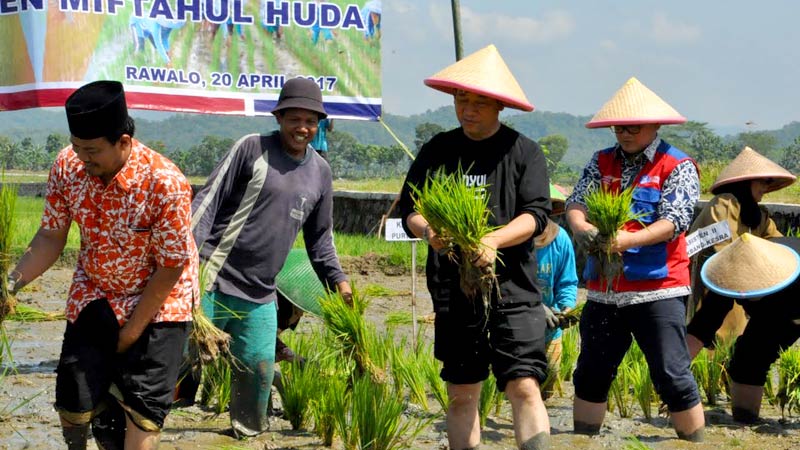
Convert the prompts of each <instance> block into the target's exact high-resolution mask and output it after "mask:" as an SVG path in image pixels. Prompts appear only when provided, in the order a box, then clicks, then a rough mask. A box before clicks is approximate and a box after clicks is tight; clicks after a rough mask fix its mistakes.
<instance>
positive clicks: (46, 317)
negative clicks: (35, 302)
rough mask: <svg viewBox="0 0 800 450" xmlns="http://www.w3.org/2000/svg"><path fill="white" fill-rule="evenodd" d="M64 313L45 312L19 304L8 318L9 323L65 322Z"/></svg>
mask: <svg viewBox="0 0 800 450" xmlns="http://www.w3.org/2000/svg"><path fill="white" fill-rule="evenodd" d="M65 318H66V317H65V316H64V313H63V312H57V313H56V312H45V311H42V310H41V309H38V308H35V307H33V306H29V305H24V304H21V303H19V304H17V305H16V308H15V310H14V312H13V313H12V314H9V315H8V316H6V320H8V321H12V322H14V321H16V322H54V321H60V320H64V319H65Z"/></svg>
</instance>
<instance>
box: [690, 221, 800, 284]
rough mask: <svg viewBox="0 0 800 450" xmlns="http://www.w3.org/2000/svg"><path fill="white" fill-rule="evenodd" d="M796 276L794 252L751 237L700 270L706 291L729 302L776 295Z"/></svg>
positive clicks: (799, 271)
mask: <svg viewBox="0 0 800 450" xmlns="http://www.w3.org/2000/svg"><path fill="white" fill-rule="evenodd" d="M798 275H800V256H798V254H797V252H795V251H794V250H793V249H791V248H789V247H787V246H785V245H782V244H776V243H774V242H770V241H768V240H766V239H762V238H760V237H756V236H753V235H752V234H750V233H745V234H743V235H741V236H740V237H739V238H737V239H736V240H735V241H733V243H731V244H730V245H728V246H727V247H725V248H724V249H722V250H721V251H719V252H718V253H716V254H715V255H714V256H712V257H711V258H709V259H708V260H707V261H706V262H705V264H703V268H702V269H701V270H700V277H701V278H702V280H703V283H704V284H705V285H706V286H707V287H708V288H709V289H711V290H712V291H714V292H716V293H718V294H720V295H724V296H726V297H732V298H758V297H763V296H765V295H769V294H772V293H774V292H778V291H780V290H781V289H783V288H785V287H786V286H788V285H789V284H791V283H792V282H793V281H794V280H795V279H796V278H797V276H798Z"/></svg>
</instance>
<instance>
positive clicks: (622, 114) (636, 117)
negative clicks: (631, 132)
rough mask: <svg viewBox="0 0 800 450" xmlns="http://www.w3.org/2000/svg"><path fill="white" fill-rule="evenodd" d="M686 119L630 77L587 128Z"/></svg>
mask: <svg viewBox="0 0 800 450" xmlns="http://www.w3.org/2000/svg"><path fill="white" fill-rule="evenodd" d="M684 122H686V118H685V117H683V116H682V115H680V114H679V113H678V111H675V109H673V108H672V106H669V104H668V103H667V102H665V101H664V100H662V99H661V97H659V96H658V95H656V93H655V92H653V91H651V90H650V89H648V88H647V86H645V85H643V84H642V83H641V82H640V81H639V80H637V79H636V78H635V77H631V79H629V80H628V81H627V82H626V83H625V84H624V85H623V86H622V87H621V88H620V89H619V90H618V91H617V92H616V93H615V94H614V96H613V97H611V100H609V101H607V102H606V104H605V105H603V107H602V108H600V111H597V114H595V115H594V117H592V120H590V121H589V122H588V123H587V124H586V128H601V127H610V126H611V125H640V124H645V123H657V124H662V125H667V124H677V123H684Z"/></svg>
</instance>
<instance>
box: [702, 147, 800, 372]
mask: <svg viewBox="0 0 800 450" xmlns="http://www.w3.org/2000/svg"><path fill="white" fill-rule="evenodd" d="M796 179H797V177H795V176H794V175H792V174H791V173H790V172H789V171H787V170H786V169H784V168H783V167H781V166H779V165H778V164H775V163H774V162H772V161H770V160H769V159H768V158H766V157H764V156H762V155H761V154H759V153H758V152H756V151H755V150H753V149H751V148H750V147H745V148H744V149H742V151H741V152H740V153H739V155H738V156H737V157H736V158H735V159H734V160H733V161H731V163H730V164H728V165H727V166H726V167H725V168H724V169H723V170H722V171H721V172H720V174H719V176H718V177H717V179H716V181H715V182H714V184H713V185H712V186H711V193H712V194H714V197H713V198H712V199H711V200H710V201H709V202H708V204H707V205H706V206H705V207H704V208H703V210H702V211H700V214H699V215H698V216H697V218H696V219H695V221H694V223H692V227H691V229H690V230H689V232H690V233H691V232H694V231H695V230H698V229H700V228H704V227H706V226H709V225H712V224H715V223H720V222H723V221H727V223H728V226H729V227H730V230H731V239H729V240H726V241H723V242H719V243H717V244H715V245H714V246H712V247H709V248H707V249H705V250H703V251H702V252H700V253H699V254H698V255H697V256H695V257H693V263H692V287H693V289H692V299H691V301H690V302H689V305H690V306H689V308H690V309H689V311H690V312H691V313H695V312H696V314H694V317H692V320H691V322H690V323H689V327H688V333H689V336H688V337H687V341H688V343H689V352H690V353H691V355H692V357H694V356H695V355H696V354H697V353H698V352H699V351H700V350H701V349H702V348H703V347H704V346H705V347H712V346H713V345H714V337H715V334H716V336H717V337H718V338H720V339H726V338H730V337H736V336H739V335H741V334H742V331H744V327H745V325H746V324H747V317H746V316H745V313H744V310H743V309H742V307H741V306H738V305H734V306H733V309H732V310H731V311H730V313H729V314H728V316H727V317H726V318H725V321H724V322H723V323H722V324H721V325H722V326H721V327H720V326H719V325H720V324H717V328H719V329H717V328H714V329H713V330H709V326H708V324H707V323H706V322H707V321H708V317H706V315H705V314H704V313H702V312H701V311H702V305H703V304H704V303H707V302H710V301H711V302H713V301H719V300H718V297H719V294H715V293H714V292H709V291H708V290H706V289H705V288H704V287H703V285H702V283H701V281H700V276H699V275H700V274H699V271H700V267H702V265H703V263H704V262H705V260H707V259H708V258H709V257H711V255H713V254H714V253H716V252H719V251H720V250H722V249H724V248H725V247H727V246H728V245H729V244H730V243H731V242H732V241H734V240H736V238H737V237H739V236H741V235H742V234H744V233H750V234H752V235H754V236H757V237H761V238H771V237H781V236H783V235H782V234H781V232H780V231H778V228H777V227H776V226H775V222H774V221H773V220H772V218H771V217H770V216H769V211H767V208H765V207H764V206H762V205H759V202H760V201H761V199H762V197H763V196H764V194H767V193H769V192H773V191H777V190H778V189H783V188H785V187H787V186H789V185H791V184H792V183H794V182H795V180H796ZM715 332H716V333H715Z"/></svg>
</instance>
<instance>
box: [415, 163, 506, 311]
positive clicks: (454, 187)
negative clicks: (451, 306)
mask: <svg viewBox="0 0 800 450" xmlns="http://www.w3.org/2000/svg"><path fill="white" fill-rule="evenodd" d="M464 177H465V174H464V172H463V171H462V170H461V167H460V166H459V168H458V170H456V172H455V173H451V174H448V173H445V172H444V170H442V169H439V170H438V171H436V172H435V173H434V174H433V175H432V176H429V177H428V178H427V179H426V180H425V184H424V185H423V186H422V188H421V189H419V188H417V187H416V186H411V191H412V194H411V197H412V198H413V200H414V209H415V210H416V211H417V212H418V213H419V214H421V215H422V217H424V218H425V219H426V220H427V221H428V224H429V225H430V226H431V228H432V229H433V230H434V231H435V232H436V234H437V236H438V237H439V239H441V240H442V241H443V242H444V243H445V245H446V246H447V248H448V250H447V254H448V256H449V257H450V259H451V260H453V261H454V262H456V263H457V264H458V266H459V272H460V281H461V290H462V291H463V292H464V294H465V295H466V296H467V298H470V299H473V300H477V299H480V300H482V301H483V304H484V307H485V308H488V305H489V300H490V298H491V294H492V291H493V290H494V289H495V288H496V287H497V277H496V276H495V273H494V267H482V268H479V267H475V265H474V264H473V263H472V261H473V259H475V257H476V255H478V254H479V252H480V251H482V249H481V245H482V244H481V238H483V237H484V236H485V235H487V234H489V233H491V232H492V231H494V230H496V229H498V228H499V227H495V226H492V225H489V219H490V218H491V211H489V208H488V202H489V199H488V197H487V196H486V195H485V193H484V191H483V189H484V188H483V187H476V186H467V184H466V183H465V182H464Z"/></svg>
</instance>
